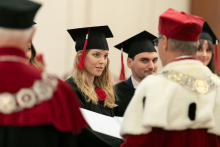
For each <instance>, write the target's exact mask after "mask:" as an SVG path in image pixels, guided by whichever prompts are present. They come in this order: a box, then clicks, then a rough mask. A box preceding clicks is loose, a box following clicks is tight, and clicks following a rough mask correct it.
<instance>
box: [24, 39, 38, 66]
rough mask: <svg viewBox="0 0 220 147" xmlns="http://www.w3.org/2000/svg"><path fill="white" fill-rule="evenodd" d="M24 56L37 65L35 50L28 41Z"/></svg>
mask: <svg viewBox="0 0 220 147" xmlns="http://www.w3.org/2000/svg"><path fill="white" fill-rule="evenodd" d="M25 54H26V57H27V59H28V60H29V62H30V63H31V64H32V65H34V66H36V67H37V61H36V50H35V47H34V45H33V43H28V46H27V50H26V53H25Z"/></svg>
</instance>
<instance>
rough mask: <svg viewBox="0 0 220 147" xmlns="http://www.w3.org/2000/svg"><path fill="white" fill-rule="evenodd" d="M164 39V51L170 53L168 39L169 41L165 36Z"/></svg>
mask: <svg viewBox="0 0 220 147" xmlns="http://www.w3.org/2000/svg"><path fill="white" fill-rule="evenodd" d="M162 39H163V49H164V50H165V51H168V46H169V42H168V39H167V37H166V36H164V35H163V37H162Z"/></svg>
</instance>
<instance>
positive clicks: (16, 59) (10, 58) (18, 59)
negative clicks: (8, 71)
mask: <svg viewBox="0 0 220 147" xmlns="http://www.w3.org/2000/svg"><path fill="white" fill-rule="evenodd" d="M7 61H11V62H20V63H24V64H28V63H29V62H28V60H27V59H25V58H23V57H18V56H13V55H5V56H0V62H7Z"/></svg>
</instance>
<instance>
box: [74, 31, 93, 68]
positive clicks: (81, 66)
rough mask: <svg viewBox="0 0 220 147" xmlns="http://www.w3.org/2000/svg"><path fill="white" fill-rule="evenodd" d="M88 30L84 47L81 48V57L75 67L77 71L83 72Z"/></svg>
mask: <svg viewBox="0 0 220 147" xmlns="http://www.w3.org/2000/svg"><path fill="white" fill-rule="evenodd" d="M89 30H90V27H89ZM89 30H88V33H87V34H86V40H85V43H84V46H83V51H82V54H81V57H80V59H79V63H78V65H77V66H76V68H78V69H79V70H84V69H85V67H84V63H85V57H86V46H87V42H88V37H89Z"/></svg>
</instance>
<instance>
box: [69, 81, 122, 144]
mask: <svg viewBox="0 0 220 147" xmlns="http://www.w3.org/2000/svg"><path fill="white" fill-rule="evenodd" d="M66 82H67V83H69V84H70V85H71V87H72V88H73V90H74V91H75V93H76V94H77V96H78V100H79V102H80V104H81V106H82V108H84V109H87V110H90V111H93V112H96V113H100V114H103V115H107V116H111V117H113V116H114V110H113V108H108V107H107V106H106V107H104V101H100V102H98V104H97V105H96V104H93V103H92V102H91V101H90V102H87V101H86V99H85V97H84V96H83V94H82V92H81V91H80V89H79V88H78V86H77V85H76V83H75V82H74V79H73V78H72V77H71V78H69V79H67V80H66ZM78 140H79V142H80V145H81V147H93V146H94V147H120V144H121V143H122V140H120V139H117V138H114V137H111V136H108V135H105V134H102V133H98V132H95V131H93V130H92V129H90V128H86V129H84V130H83V131H82V133H81V134H80V135H78Z"/></svg>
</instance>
